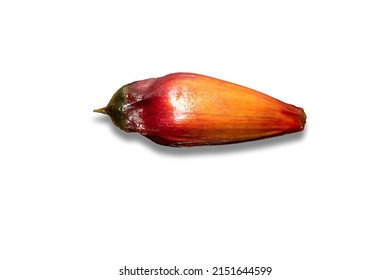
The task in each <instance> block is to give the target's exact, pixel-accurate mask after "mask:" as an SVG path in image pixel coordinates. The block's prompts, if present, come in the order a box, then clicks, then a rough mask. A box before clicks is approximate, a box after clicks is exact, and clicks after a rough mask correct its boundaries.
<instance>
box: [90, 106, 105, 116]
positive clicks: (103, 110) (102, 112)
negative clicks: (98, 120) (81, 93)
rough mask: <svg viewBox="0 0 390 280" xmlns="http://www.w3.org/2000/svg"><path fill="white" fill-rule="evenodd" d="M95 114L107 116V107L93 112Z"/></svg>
mask: <svg viewBox="0 0 390 280" xmlns="http://www.w3.org/2000/svg"><path fill="white" fill-rule="evenodd" d="M93 111H94V112H95V113H101V114H105V115H106V114H107V107H104V108H100V109H95V110H93Z"/></svg>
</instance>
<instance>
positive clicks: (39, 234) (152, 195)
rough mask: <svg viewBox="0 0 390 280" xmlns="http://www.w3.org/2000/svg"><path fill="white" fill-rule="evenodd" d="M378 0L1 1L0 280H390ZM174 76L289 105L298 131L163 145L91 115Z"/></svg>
mask: <svg viewBox="0 0 390 280" xmlns="http://www.w3.org/2000/svg"><path fill="white" fill-rule="evenodd" d="M386 2H387V1H340V0H339V1H244V0H240V1H200V0H197V1H168V0H165V1H104V2H103V1H61V2H60V1H2V2H1V4H0V30H1V34H0V36H1V44H0V49H1V53H0V71H1V72H0V74H1V76H0V79H1V82H0V94H1V97H0V105H1V108H0V117H1V138H0V141H1V142H0V143H1V146H0V153H1V154H0V164H1V176H0V184H1V189H0V219H1V220H0V222H1V225H0V226H1V229H0V237H1V238H0V278H1V279H7V280H11V279H162V277H156V276H154V277H145V276H144V277H140V276H138V277H134V276H133V277H130V276H127V277H125V276H119V269H120V268H123V266H125V265H126V266H127V267H132V268H134V267H137V266H142V267H145V268H155V267H160V266H162V267H167V268H170V267H173V266H174V265H177V266H178V267H180V268H203V269H205V270H206V269H209V270H210V273H209V274H208V275H209V276H203V277H184V276H177V277H165V278H164V277H163V278H164V279H210V278H211V279H214V278H221V279H390V270H389V264H390V253H389V252H390V242H389V239H390V238H389V236H390V229H389V215H390V204H389V196H390V195H389V192H388V188H389V187H390V184H389V183H390V180H389V175H388V171H389V156H390V153H389V141H390V139H389V136H388V135H389V134H388V130H389V112H388V111H389V105H388V104H389V103H388V100H389V94H390V83H389V77H390V75H389V74H390V66H389V65H390V55H389V53H390V52H389V50H390V39H389V38H390V37H389V27H390V17H389V12H390V10H389V8H388V7H387V5H386ZM178 71H188V72H195V73H200V74H205V75H210V76H213V77H217V78H221V79H224V80H228V81H231V82H235V83H238V84H242V85H245V86H247V87H251V88H254V89H257V90H259V91H263V92H265V93H268V94H270V95H272V96H274V97H276V98H278V99H281V100H283V101H285V102H288V103H292V104H294V105H297V106H300V107H303V108H304V109H305V111H306V113H307V116H308V119H307V126H306V129H305V131H304V132H303V133H298V134H294V135H289V136H283V137H279V138H274V139H268V140H263V141H257V142H252V143H245V144H237V145H230V146H220V147H201V148H190V149H185V148H184V149H177V148H168V147H163V146H158V145H156V144H154V143H152V142H150V141H149V140H148V139H146V138H143V137H141V136H139V135H136V134H126V133H124V132H121V131H120V130H119V129H117V128H116V127H114V126H113V125H112V124H111V122H110V120H109V119H108V118H107V117H105V116H102V115H99V114H94V113H92V110H93V109H95V108H100V107H103V106H105V105H106V103H107V102H108V101H109V99H110V98H111V96H112V94H113V93H114V92H115V91H116V90H117V89H118V88H119V87H120V86H122V85H123V84H126V83H129V82H132V81H135V80H140V79H146V78H150V77H159V76H163V75H165V74H168V73H172V72H178ZM213 266H236V267H238V266H272V268H273V272H272V274H271V275H270V276H267V277H265V276H263V277H259V276H257V277H249V276H248V277H245V276H235V277H232V278H230V277H223V276H219V277H217V276H210V274H211V270H212V267H213Z"/></svg>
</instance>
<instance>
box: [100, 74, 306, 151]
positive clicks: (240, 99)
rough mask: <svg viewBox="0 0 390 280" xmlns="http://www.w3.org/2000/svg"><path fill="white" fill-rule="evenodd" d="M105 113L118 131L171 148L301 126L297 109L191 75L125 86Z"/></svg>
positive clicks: (240, 139) (239, 139)
mask: <svg viewBox="0 0 390 280" xmlns="http://www.w3.org/2000/svg"><path fill="white" fill-rule="evenodd" d="M118 96H119V97H121V98H118ZM115 98H116V99H117V100H116V101H115V102H114V101H113V100H115ZM118 100H119V101H118ZM105 110H106V111H105V113H107V114H109V115H110V116H111V118H112V120H113V122H114V123H115V124H116V125H117V126H119V127H120V128H121V129H123V130H125V131H127V132H139V133H141V134H142V135H144V136H146V137H148V138H149V139H151V140H152V141H154V142H156V143H158V144H161V145H165V146H174V147H190V146H200V145H218V144H228V143H239V142H245V141H253V140H258V139H263V138H268V137H272V136H278V135H282V134H287V133H293V132H298V131H301V130H303V129H304V126H305V122H306V115H305V113H304V111H303V109H301V108H299V107H295V106H293V105H290V104H286V103H284V102H282V101H280V100H277V99H275V98H273V97H270V96H268V95H266V94H264V93H261V92H258V91H255V90H252V89H249V88H246V87H243V86H240V85H237V84H233V83H229V82H226V81H223V80H219V79H215V78H211V77H207V76H204V75H199V74H192V73H174V74H169V75H166V76H164V77H161V78H152V79H146V80H142V81H137V82H133V83H130V84H128V85H125V86H123V87H122V88H120V89H119V90H118V91H117V93H116V94H115V95H114V97H113V99H112V100H111V101H110V103H109V104H108V105H107V107H106V108H105ZM113 116H114V117H113Z"/></svg>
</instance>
